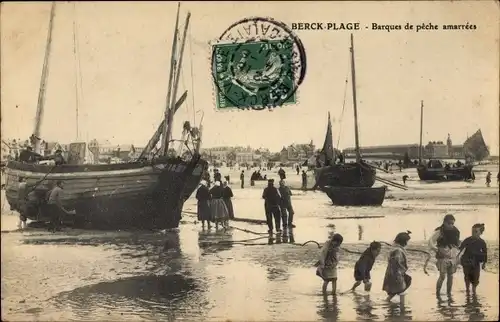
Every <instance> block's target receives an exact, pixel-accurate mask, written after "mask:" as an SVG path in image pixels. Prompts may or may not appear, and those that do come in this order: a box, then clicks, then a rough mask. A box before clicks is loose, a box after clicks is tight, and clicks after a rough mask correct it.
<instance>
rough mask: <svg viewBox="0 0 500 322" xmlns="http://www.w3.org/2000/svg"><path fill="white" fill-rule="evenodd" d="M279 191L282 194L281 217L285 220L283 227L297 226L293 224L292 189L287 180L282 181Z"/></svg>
mask: <svg viewBox="0 0 500 322" xmlns="http://www.w3.org/2000/svg"><path fill="white" fill-rule="evenodd" d="M279 193H280V195H281V204H280V209H281V219H282V220H283V229H286V228H287V227H289V228H295V225H294V224H293V214H294V211H293V207H292V191H291V190H290V188H289V187H288V186H287V185H286V182H285V180H281V181H280V187H279Z"/></svg>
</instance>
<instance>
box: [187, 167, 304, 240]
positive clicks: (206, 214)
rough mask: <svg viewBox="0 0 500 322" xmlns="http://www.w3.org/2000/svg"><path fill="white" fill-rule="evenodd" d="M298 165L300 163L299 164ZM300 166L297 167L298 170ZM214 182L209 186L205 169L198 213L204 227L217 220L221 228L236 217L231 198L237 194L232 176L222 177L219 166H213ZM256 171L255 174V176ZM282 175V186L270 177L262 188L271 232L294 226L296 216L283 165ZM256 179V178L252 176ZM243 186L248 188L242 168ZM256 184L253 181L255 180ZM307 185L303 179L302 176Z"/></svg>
mask: <svg viewBox="0 0 500 322" xmlns="http://www.w3.org/2000/svg"><path fill="white" fill-rule="evenodd" d="M297 169H298V167H297ZM298 172H299V170H297V173H298ZM213 173H214V174H213V179H214V180H213V182H214V186H213V187H212V188H210V184H211V181H210V174H209V172H208V171H205V173H204V174H203V179H202V181H201V183H200V186H199V188H198V190H197V191H196V199H197V201H198V203H197V217H198V220H199V221H201V223H202V227H203V228H205V223H207V226H208V228H209V229H210V228H211V223H215V228H216V229H218V228H219V225H220V226H221V227H222V228H228V227H229V220H230V219H234V218H235V217H234V209H233V204H232V201H231V198H232V197H233V196H234V195H233V191H232V190H231V188H230V187H229V179H230V178H229V176H226V177H225V180H224V181H222V175H221V173H220V171H219V170H218V169H214V170H213ZM257 173H258V172H257V171H255V172H254V173H253V174H252V178H255V176H256V175H257ZM303 173H304V175H303V177H305V180H306V181H305V186H306V185H307V175H305V171H304V172H303ZM278 174H279V176H280V178H281V179H280V181H279V187H278V188H277V187H275V186H274V179H267V182H268V184H267V187H266V188H264V191H263V192H262V199H264V211H265V215H266V222H267V225H268V228H269V230H268V232H269V233H272V232H273V231H274V228H276V232H278V233H281V232H282V228H283V229H288V228H295V225H294V223H293V216H294V214H295V212H294V210H293V207H292V199H291V196H292V191H291V189H290V187H288V186H287V184H286V181H285V178H286V174H285V171H284V170H283V169H282V168H280V169H279V170H278ZM251 181H253V180H251ZM240 182H241V188H242V189H244V188H245V172H244V170H242V171H241V174H240ZM252 185H253V182H252ZM303 186H304V179H303Z"/></svg>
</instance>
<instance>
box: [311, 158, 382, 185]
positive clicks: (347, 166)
mask: <svg viewBox="0 0 500 322" xmlns="http://www.w3.org/2000/svg"><path fill="white" fill-rule="evenodd" d="M375 177H376V171H375V170H374V169H373V168H371V167H370V166H369V165H367V164H363V163H361V164H360V163H341V164H335V165H331V166H326V167H322V168H319V169H316V183H317V185H318V186H319V187H320V188H323V187H327V186H329V187H360V188H370V187H372V186H373V185H374V184H375Z"/></svg>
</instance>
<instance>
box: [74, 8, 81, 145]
mask: <svg viewBox="0 0 500 322" xmlns="http://www.w3.org/2000/svg"><path fill="white" fill-rule="evenodd" d="M73 14H74V20H73V54H74V57H75V98H76V128H77V130H76V139H77V140H78V139H79V138H80V131H79V123H80V122H79V116H80V115H79V108H81V106H82V105H83V101H84V99H83V76H82V62H81V59H80V42H79V40H78V34H79V33H78V15H77V10H76V3H73ZM78 90H80V92H78Z"/></svg>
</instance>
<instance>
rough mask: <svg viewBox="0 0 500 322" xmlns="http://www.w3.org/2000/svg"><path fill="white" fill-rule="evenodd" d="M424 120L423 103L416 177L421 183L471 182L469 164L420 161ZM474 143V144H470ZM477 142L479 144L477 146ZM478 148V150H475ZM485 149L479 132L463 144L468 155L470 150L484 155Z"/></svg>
mask: <svg viewBox="0 0 500 322" xmlns="http://www.w3.org/2000/svg"><path fill="white" fill-rule="evenodd" d="M423 120H424V102H423V101H422V102H421V104H420V146H419V165H418V166H417V173H418V177H419V178H420V180H422V181H464V180H473V179H474V173H473V171H472V169H473V167H474V165H473V164H472V163H470V162H468V163H466V164H451V165H450V164H446V163H444V162H443V161H442V160H438V159H432V158H431V159H429V160H428V161H427V162H426V163H423V161H422V154H423V147H422V135H423V134H422V133H423V132H422V131H423V122H424V121H423ZM472 142H474V143H475V144H472ZM477 142H479V144H477ZM477 147H479V148H477ZM484 148H486V144H485V143H484V139H483V136H482V134H481V130H479V131H477V132H476V133H475V134H474V135H473V136H472V137H471V138H469V139H468V140H467V141H466V142H465V143H464V150H465V152H466V154H469V155H470V152H469V151H471V150H472V149H475V150H477V149H479V150H480V152H481V153H483V154H484V152H483V150H484ZM486 150H487V148H486Z"/></svg>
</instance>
